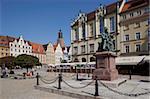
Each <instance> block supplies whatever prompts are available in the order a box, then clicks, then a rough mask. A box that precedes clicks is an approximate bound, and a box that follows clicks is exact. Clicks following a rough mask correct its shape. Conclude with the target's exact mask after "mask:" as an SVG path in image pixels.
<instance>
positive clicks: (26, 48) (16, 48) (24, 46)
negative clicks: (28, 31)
mask: <svg viewBox="0 0 150 99" xmlns="http://www.w3.org/2000/svg"><path fill="white" fill-rule="evenodd" d="M9 47H10V56H15V57H16V56H18V55H20V54H27V55H31V54H32V46H31V45H30V44H29V43H28V41H25V40H24V39H23V37H22V36H20V37H19V38H18V39H15V40H14V41H13V42H10V43H9Z"/></svg>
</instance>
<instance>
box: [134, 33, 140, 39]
mask: <svg viewBox="0 0 150 99" xmlns="http://www.w3.org/2000/svg"><path fill="white" fill-rule="evenodd" d="M135 39H136V40H140V39H141V36H140V32H138V33H136V37H135Z"/></svg>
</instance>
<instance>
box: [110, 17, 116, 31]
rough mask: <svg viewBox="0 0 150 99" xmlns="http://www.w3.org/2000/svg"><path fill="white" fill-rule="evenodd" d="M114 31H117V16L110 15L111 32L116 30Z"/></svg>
mask: <svg viewBox="0 0 150 99" xmlns="http://www.w3.org/2000/svg"><path fill="white" fill-rule="evenodd" d="M114 31H115V18H114V17H110V32H114Z"/></svg>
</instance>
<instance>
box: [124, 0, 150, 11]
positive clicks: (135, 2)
mask: <svg viewBox="0 0 150 99" xmlns="http://www.w3.org/2000/svg"><path fill="white" fill-rule="evenodd" d="M148 5H149V0H130V1H128V2H126V3H125V5H124V7H123V8H122V11H121V13H124V12H127V11H130V10H134V9H137V8H139V7H144V6H148Z"/></svg>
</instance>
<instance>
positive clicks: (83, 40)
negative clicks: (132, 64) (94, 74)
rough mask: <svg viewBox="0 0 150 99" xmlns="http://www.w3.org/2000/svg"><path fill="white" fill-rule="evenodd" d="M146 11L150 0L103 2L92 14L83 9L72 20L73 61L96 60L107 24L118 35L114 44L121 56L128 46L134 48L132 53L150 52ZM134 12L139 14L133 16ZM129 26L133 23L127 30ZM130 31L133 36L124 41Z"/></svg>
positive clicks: (131, 50) (116, 51) (113, 33)
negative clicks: (149, 49) (83, 11)
mask: <svg viewBox="0 0 150 99" xmlns="http://www.w3.org/2000/svg"><path fill="white" fill-rule="evenodd" d="M144 11H149V10H148V0H136V1H135V0H130V1H128V2H126V0H119V1H117V2H114V3H112V4H109V5H106V6H102V5H100V6H99V7H98V8H97V9H96V10H94V11H92V12H90V13H81V12H80V13H79V15H78V17H77V18H76V19H75V20H74V21H73V22H72V23H71V48H72V61H73V62H77V61H80V62H91V61H95V56H94V55H95V53H96V51H97V49H98V43H101V33H102V32H104V27H106V28H107V29H108V32H109V33H110V34H112V35H114V39H113V43H114V45H115V53H116V55H117V56H120V55H123V54H124V53H125V50H128V49H130V52H135V51H136V50H140V51H138V52H137V51H136V53H135V55H140V53H145V54H146V53H148V45H149V44H148V42H149V41H148V36H147V37H146V35H148V33H149V32H147V31H148V14H149V12H146V13H147V14H146V13H145V12H144ZM131 13H132V14H131ZM137 13H138V14H139V13H140V15H137ZM125 15H126V16H125ZM130 15H131V16H134V15H135V16H134V17H132V18H130ZM123 18H126V19H123ZM137 20H138V21H139V22H138V23H137ZM139 24H140V27H139ZM126 25H127V26H129V29H128V30H126V31H124V30H123V28H124V27H126ZM135 25H138V27H139V28H138V27H136V28H134V26H135ZM144 31H145V32H144ZM131 32H132V33H131ZM138 32H140V33H138ZM126 34H130V35H132V36H131V38H130V39H131V40H128V41H124V36H125V35H126ZM133 35H134V36H133ZM139 35H140V37H139ZM126 38H128V37H126ZM135 38H136V39H135ZM129 42H130V46H132V47H129V48H128V49H127V47H128V46H126V44H129ZM131 43H132V44H131ZM135 43H136V44H135ZM139 43H140V45H139ZM142 47H143V49H142ZM125 54H126V53H125ZM126 55H127V54H126ZM128 55H130V54H128ZM143 55H144V54H143Z"/></svg>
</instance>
